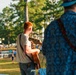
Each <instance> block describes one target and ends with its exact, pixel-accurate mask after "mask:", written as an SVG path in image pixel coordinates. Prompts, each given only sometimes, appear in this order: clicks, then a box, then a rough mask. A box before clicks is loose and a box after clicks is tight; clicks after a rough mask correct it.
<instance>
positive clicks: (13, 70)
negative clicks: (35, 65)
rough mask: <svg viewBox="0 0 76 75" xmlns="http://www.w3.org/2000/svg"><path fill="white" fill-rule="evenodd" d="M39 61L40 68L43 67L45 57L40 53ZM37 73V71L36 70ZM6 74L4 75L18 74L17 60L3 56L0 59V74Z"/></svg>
mask: <svg viewBox="0 0 76 75" xmlns="http://www.w3.org/2000/svg"><path fill="white" fill-rule="evenodd" d="M39 57H40V63H41V66H42V68H43V67H45V58H44V57H43V55H42V54H41V53H40V55H39ZM36 73H37V72H36ZM1 74H6V75H20V69H19V65H18V63H17V62H15V60H14V62H12V61H11V58H4V59H0V75H1Z"/></svg>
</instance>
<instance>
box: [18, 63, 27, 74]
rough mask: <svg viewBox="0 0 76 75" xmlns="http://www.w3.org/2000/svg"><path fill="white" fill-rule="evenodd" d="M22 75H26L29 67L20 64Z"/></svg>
mask: <svg viewBox="0 0 76 75" xmlns="http://www.w3.org/2000/svg"><path fill="white" fill-rule="evenodd" d="M19 67H20V71H21V75H26V70H27V66H26V65H25V64H23V63H19Z"/></svg>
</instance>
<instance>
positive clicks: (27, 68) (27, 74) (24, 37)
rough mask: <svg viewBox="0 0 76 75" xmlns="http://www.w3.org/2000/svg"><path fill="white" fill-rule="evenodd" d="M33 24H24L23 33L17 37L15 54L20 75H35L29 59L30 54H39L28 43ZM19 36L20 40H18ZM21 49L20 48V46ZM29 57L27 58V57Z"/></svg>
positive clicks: (32, 64) (33, 66)
mask: <svg viewBox="0 0 76 75" xmlns="http://www.w3.org/2000/svg"><path fill="white" fill-rule="evenodd" d="M32 27H33V24H32V23H31V22H25V23H24V32H23V33H22V34H19V35H18V37H17V54H16V59H17V62H18V63H19V66H20V71H21V75H35V72H33V71H32V70H34V69H35V65H34V63H33V62H32V61H31V60H30V59H29V57H30V58H31V59H32V55H31V53H34V52H37V53H39V52H40V50H39V49H32V48H31V42H30V41H29V35H30V33H31V32H32ZM20 36H21V39H20ZM20 44H21V46H22V48H23V50H22V48H21V46H20ZM26 54H27V55H28V56H29V57H28V56H27V55H26Z"/></svg>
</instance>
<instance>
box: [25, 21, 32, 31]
mask: <svg viewBox="0 0 76 75" xmlns="http://www.w3.org/2000/svg"><path fill="white" fill-rule="evenodd" d="M30 26H33V24H32V23H31V22H25V23H24V29H25V30H26V29H28V28H29V27H30Z"/></svg>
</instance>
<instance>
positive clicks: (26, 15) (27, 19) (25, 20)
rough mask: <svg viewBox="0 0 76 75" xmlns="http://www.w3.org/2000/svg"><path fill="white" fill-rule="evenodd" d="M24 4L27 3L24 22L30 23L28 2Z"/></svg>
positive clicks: (25, 0)
mask: <svg viewBox="0 0 76 75" xmlns="http://www.w3.org/2000/svg"><path fill="white" fill-rule="evenodd" d="M24 2H25V3H26V5H25V7H24V22H27V21H29V17H28V0H24Z"/></svg>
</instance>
